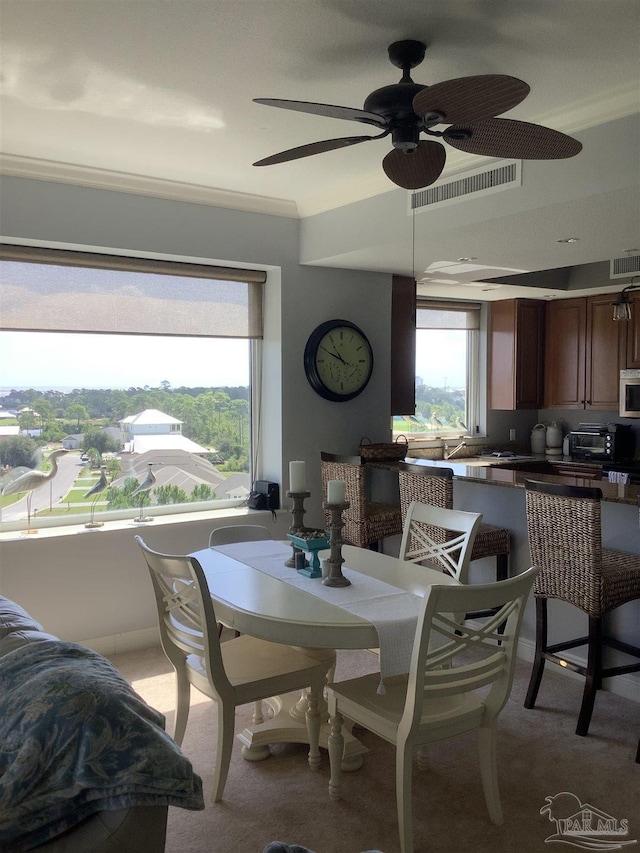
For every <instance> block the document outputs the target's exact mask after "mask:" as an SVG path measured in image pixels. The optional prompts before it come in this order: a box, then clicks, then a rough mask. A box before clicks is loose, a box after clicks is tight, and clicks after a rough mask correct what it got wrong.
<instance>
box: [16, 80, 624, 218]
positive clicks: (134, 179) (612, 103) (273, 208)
mask: <svg viewBox="0 0 640 853" xmlns="http://www.w3.org/2000/svg"><path fill="white" fill-rule="evenodd" d="M637 112H638V85H637V83H636V82H635V81H634V82H630V83H628V84H626V85H624V86H618V87H616V88H615V89H609V90H607V91H605V92H598V93H594V94H593V95H592V96H590V97H589V98H583V99H582V100H581V101H579V102H577V103H575V104H574V105H572V106H569V107H567V106H565V107H562V108H560V109H557V110H552V111H549V112H546V113H541V114H539V115H537V116H535V117H531V118H529V119H528V120H529V121H531V122H534V123H536V124H543V125H546V126H550V127H553V128H554V129H556V130H560V131H563V132H564V133H577V132H579V131H581V130H586V129H587V128H589V127H594V126H596V125H599V124H606V123H608V122H611V121H615V120H616V119H620V118H625V117H627V116H629V115H633V114H635V113H637ZM478 164H479V159H478V156H477V155H472V154H465V153H463V152H461V151H456V150H453V149H452V150H450V151H448V152H447V164H446V167H445V170H444V171H443V174H442V176H443V177H446V176H448V175H453V174H455V173H457V172H460V171H464V170H465V169H467V168H473V167H477V166H478ZM0 173H1V174H5V175H10V176H13V177H20V178H32V179H35V180H41V181H54V182H57V183H65V184H76V185H78V186H86V187H92V188H94V189H103V190H113V191H115V192H126V193H134V194H136V195H147V196H154V197H156V198H164V199H172V200H174V201H184V202H188V203H192V204H206V205H210V206H212V207H225V208H229V209H231V210H244V211H247V212H250V213H265V214H269V215H272V216H284V217H287V218H290V219H298V218H304V217H307V216H314V215H316V214H318V213H324V212H326V211H329V210H334V209H335V208H338V207H344V206H346V205H348V204H353V203H354V202H358V201H363V200H365V199H368V198H373V197H374V196H377V195H381V194H383V193H387V192H393V191H397V190H398V187H396V186H395V185H394V184H392V183H391V181H389V179H388V178H387V177H386V175H385V174H384V173H383V172H382V170H380V171H377V172H376V173H375V174H373V173H372V174H370V175H366V176H364V177H360V178H358V179H354V180H353V181H348V182H347V183H345V184H343V185H341V186H340V188H339V189H337V190H336V189H332V190H329V191H326V192H320V193H314V194H313V195H311V196H308V197H307V198H304V199H301V200H299V201H298V202H297V203H296V202H295V201H293V200H291V199H282V198H270V197H268V196H260V195H252V194H250V193H240V192H233V191H231V190H223V189H217V188H215V187H206V186H203V185H200V184H190V183H183V182H180V181H169V180H164V179H162V178H152V177H147V176H144V175H134V174H130V173H127V172H117V171H111V170H108V169H96V168H92V167H90V166H77V165H74V164H72V163H62V162H58V161H55V160H42V159H39V158H35V157H22V156H20V155H16V154H2V155H0Z"/></svg>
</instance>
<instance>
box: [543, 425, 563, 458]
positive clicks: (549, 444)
mask: <svg viewBox="0 0 640 853" xmlns="http://www.w3.org/2000/svg"><path fill="white" fill-rule="evenodd" d="M545 438H546V447H545V451H544V452H545V454H546V455H547V456H562V429H561V427H559V426H558V424H557V423H556V422H555V421H553V423H552V424H551V426H548V427H547V432H546V437H545Z"/></svg>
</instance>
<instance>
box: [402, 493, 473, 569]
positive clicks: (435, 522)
mask: <svg viewBox="0 0 640 853" xmlns="http://www.w3.org/2000/svg"><path fill="white" fill-rule="evenodd" d="M481 521H482V513H477V512H463V511H462V510H457V509H445V508H443V507H438V506H434V505H433V504H426V503H421V502H420V501H411V503H410V504H409V507H408V509H407V514H406V517H405V521H404V525H403V528H402V541H401V543H400V554H399V557H400V559H401V560H409V561H410V562H412V563H421V562H423V561H427V562H430V563H433V564H435V565H436V566H439V567H440V568H441V569H442V570H443V571H445V572H447V574H449V575H451V577H454V578H455V579H456V580H457V581H459V582H460V583H467V582H468V579H469V562H470V560H471V552H472V550H473V543H474V541H475V538H476V534H477V532H478V528H479V527H480V522H481Z"/></svg>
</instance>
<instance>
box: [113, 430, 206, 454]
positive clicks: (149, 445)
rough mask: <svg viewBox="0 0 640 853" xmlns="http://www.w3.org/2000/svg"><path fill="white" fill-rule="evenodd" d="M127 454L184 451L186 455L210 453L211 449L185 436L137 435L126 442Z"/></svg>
mask: <svg viewBox="0 0 640 853" xmlns="http://www.w3.org/2000/svg"><path fill="white" fill-rule="evenodd" d="M124 449H125V450H126V452H127V453H148V452H149V451H152V450H153V451H156V450H184V451H185V452H186V453H209V452H210V451H209V449H208V448H206V447H202V445H200V444H196V442H195V441H191V439H190V438H187V437H186V436H184V435H179V434H177V433H176V434H175V435H135V436H133V438H132V439H131V441H128V442H126V445H125V448H124Z"/></svg>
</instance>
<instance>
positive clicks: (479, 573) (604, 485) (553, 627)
mask: <svg viewBox="0 0 640 853" xmlns="http://www.w3.org/2000/svg"><path fill="white" fill-rule="evenodd" d="M405 462H408V463H411V464H414V465H424V466H425V469H427V468H429V467H434V466H437V467H444V468H450V469H451V470H452V471H453V476H454V488H453V494H454V506H455V508H456V509H461V510H466V511H468V512H481V513H482V520H483V521H484V522H486V523H488V524H494V525H496V526H499V527H506V528H508V529H509V531H510V533H511V554H510V557H509V564H510V567H509V571H510V574H511V575H514V574H519V573H520V572H523V571H524V570H525V569H527V568H528V567H529V566H530V565H531V555H530V551H529V543H528V538H527V520H526V510H525V488H524V484H525V480H529V479H530V480H542V481H547V482H555V483H560V484H563V485H573V486H589V487H596V488H599V489H601V491H602V544H603V546H604V547H605V548H606V547H609V548H616V549H618V550H621V551H626V552H628V553H630V554H637V555H640V525H639V515H638V506H639V505H638V496H639V495H640V485H638V484H635V483H634V484H622V483H609V482H608V479H606V478H605V479H598V478H599V477H600V476H601V473H602V472H601V468H602V466H601V465H599V464H598V463H594V462H589V463H580V462H573V461H572V460H568V459H562V457H559V458H558V461H555V460H554V461H553V462H551V463H550V462H549V460H548V459H546V458H545V457H544V456H537V457H531V458H528V459H526V460H522V459H521V460H517V461H514V460H511V459H509V458H499V459H496V458H493V457H470V458H461V459H455V460H450V461H449V460H444V459H438V460H431V459H417V458H414V457H407V458H406V459H405ZM392 467H393V463H391V464H390V465H389V468H392ZM494 580H495V561H494V560H493V559H486V560H478V561H475V562H473V563H472V564H471V566H470V582H471V583H481V582H490V581H494ZM534 611H535V608H534V604H533V597H532V599H531V600H530V601H529V602H528V604H527V609H526V612H525V617H524V622H523V627H522V633H521V640H520V644H519V655H520V656H521V657H525V658H527V659H528V660H532V659H533V650H534V638H535V612H534ZM608 622H609V625H608V629H609V631H610V633H612V634H614V635H615V636H617V637H618V638H619V639H620V640H622V641H626V642H628V643H630V644H632V645H637V644H638V641H639V639H640V627H639V626H640V600H637V601H632V602H629V603H628V604H625V605H624V606H623V607H620V608H618V609H617V610H616V611H614V612H613V613H611V614H610V615H609V617H608ZM586 627H587V617H586V615H585V614H584V613H582V612H581V611H579V610H578V609H577V608H575V607H572V606H571V605H569V604H566V603H565V602H561V601H556V600H551V601H550V602H549V629H550V641H551V642H562V641H563V640H566V639H569V638H570V637H572V636H577V635H579V634H580V633H581V632H583V633H586ZM584 656H586V647H580V648H579V649H577V650H576V651H575V652H572V654H571V655H568V658H569V659H571V660H575V661H576V662H578V661H579V662H580V663H582V664H584V663H585V657H584ZM614 661H615V663H625V662H629V658H625V657H623V656H621V655H619V654H618V653H615V652H611V662H612V663H613V662H614ZM567 677H569V678H572V677H573V678H576V679H577V680H578V684H579V685H581V684H582V679H581V678H580V677H579V676H575V675H574V674H572V673H570V672H568V673H567ZM603 687H604V689H605V690H607V689H611V690H612V691H614V692H615V693H618V694H620V695H623V696H626V697H627V698H630V699H633V700H634V701H637V702H640V675H638V674H637V673H633V674H629V675H622V676H617V677H616V678H612V679H607V680H605V681H604V685H603ZM545 688H546V685H545V683H544V682H543V686H542V688H541V692H540V700H539V704H540V706H541V708H542V706H543V705H544V704H546V703H547V702H548V701H549V698H548V697H546V696H545V695H544V694H545ZM581 689H582V687H581V686H579V687H578V688H577V692H576V703H577V704H576V713H577V708H578V706H579V701H578V691H581ZM519 698H520V699H521V700H522V701H523V700H524V697H519ZM597 708H598V705H597V702H596V711H595V716H594V719H596V718H597ZM527 713H531V714H532V720H533V719H534V718H535V715H536V714H537V713H542V710H541V709H540V710H537V711H536V710H532V711H530V712H527ZM566 724H567V730H568V732H569V731H573V727H574V726H575V720H574V717H573V716H571V717H570V718H567V720H566Z"/></svg>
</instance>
